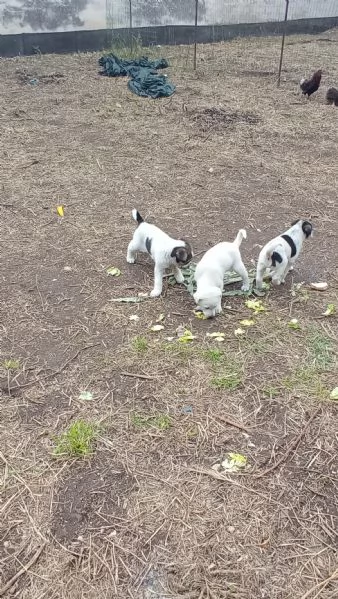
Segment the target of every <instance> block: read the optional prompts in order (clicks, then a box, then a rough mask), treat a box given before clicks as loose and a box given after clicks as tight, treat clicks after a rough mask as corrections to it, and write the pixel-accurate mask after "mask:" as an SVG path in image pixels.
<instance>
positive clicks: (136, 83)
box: [99, 54, 176, 98]
mask: <svg viewBox="0 0 338 599" xmlns="http://www.w3.org/2000/svg"><path fill="white" fill-rule="evenodd" d="M99 65H100V67H102V69H103V70H102V71H101V72H100V75H105V76H107V77H126V76H129V77H130V80H129V81H128V87H129V89H130V90H131V91H132V92H134V94H137V95H138V96H143V97H150V98H161V97H168V96H171V95H172V94H173V93H174V91H175V89H176V88H175V86H174V85H173V84H172V83H171V82H170V81H168V79H167V77H166V76H165V75H159V74H158V73H157V69H166V68H167V67H168V66H169V64H168V62H167V61H166V60H165V59H164V58H159V59H158V60H149V59H148V58H146V57H145V56H144V57H142V58H139V59H136V60H131V59H130V60H127V59H121V58H118V56H115V54H107V55H105V56H102V57H101V58H100V59H99Z"/></svg>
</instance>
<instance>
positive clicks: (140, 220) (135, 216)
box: [131, 208, 144, 225]
mask: <svg viewBox="0 0 338 599" xmlns="http://www.w3.org/2000/svg"><path fill="white" fill-rule="evenodd" d="M131 213H132V215H133V219H134V220H136V222H137V224H138V225H140V224H141V223H143V222H144V220H143V218H142V216H141V215H140V213H139V211H138V210H136V208H133V210H132V212H131Z"/></svg>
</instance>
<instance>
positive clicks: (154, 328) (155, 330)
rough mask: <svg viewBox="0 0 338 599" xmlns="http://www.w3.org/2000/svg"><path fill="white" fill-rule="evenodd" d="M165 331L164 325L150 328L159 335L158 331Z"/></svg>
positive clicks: (155, 325)
mask: <svg viewBox="0 0 338 599" xmlns="http://www.w3.org/2000/svg"><path fill="white" fill-rule="evenodd" d="M163 329H164V326H163V324H154V326H152V327H151V328H150V330H151V331H153V332H154V333H157V332H158V331H162V330H163Z"/></svg>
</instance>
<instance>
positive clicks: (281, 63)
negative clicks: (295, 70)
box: [277, 0, 289, 87]
mask: <svg viewBox="0 0 338 599" xmlns="http://www.w3.org/2000/svg"><path fill="white" fill-rule="evenodd" d="M288 12H289V0H285V15H284V25H283V37H282V47H281V50H280V59H279V68H278V79H277V87H279V86H280V77H281V72H282V65H283V54H284V44H285V33H286V22H287V20H288Z"/></svg>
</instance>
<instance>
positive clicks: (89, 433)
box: [53, 420, 98, 458]
mask: <svg viewBox="0 0 338 599" xmlns="http://www.w3.org/2000/svg"><path fill="white" fill-rule="evenodd" d="M97 434H98V426H97V425H96V424H93V423H91V422H85V421H84V420H76V421H75V422H73V423H72V424H71V425H70V427H69V428H68V430H67V431H66V432H64V433H62V434H61V435H59V437H57V439H56V444H55V448H54V451H53V454H54V455H55V456H66V457H70V458H72V457H85V456H88V455H91V454H92V453H93V449H94V441H95V439H96V437H97Z"/></svg>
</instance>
